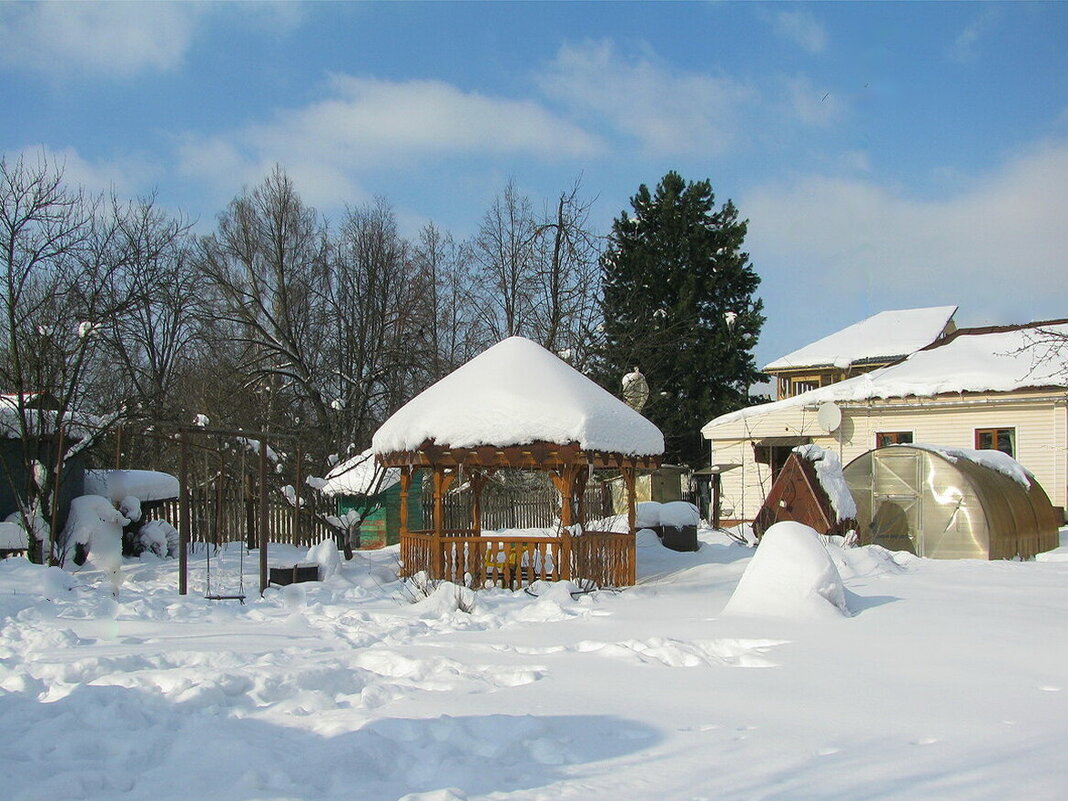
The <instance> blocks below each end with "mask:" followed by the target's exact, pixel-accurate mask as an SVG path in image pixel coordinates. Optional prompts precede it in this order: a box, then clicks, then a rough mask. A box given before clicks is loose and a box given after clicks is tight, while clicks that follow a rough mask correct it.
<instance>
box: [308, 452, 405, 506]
mask: <svg viewBox="0 0 1068 801" xmlns="http://www.w3.org/2000/svg"><path fill="white" fill-rule="evenodd" d="M382 469H383V468H381V467H379V466H378V463H377V462H376V461H375V455H374V451H372V450H371V449H370V448H368V449H367V450H366V451H364V452H363V453H361V454H359V455H358V456H353V457H352V458H351V459H346V460H345V461H344V462H342V463H341V464H339V465H337V466H336V467H334V469H333V470H331V471H330V472H329V473H327V474H326V479H325V480H324V481H323V483H322V484H321V485H320V486H319V491H320V492H322V493H323V494H324V495H367V494H369V493H372V492H373V493H378V492H382V491H384V490H387V489H389V488H390V487H392V486H393V485H394V484H396V483H397V482H398V481H400V470H398V469H397V468H395V467H390V468H385V474H384V475H382V477H381V480H379V472H378V471H379V470H382Z"/></svg>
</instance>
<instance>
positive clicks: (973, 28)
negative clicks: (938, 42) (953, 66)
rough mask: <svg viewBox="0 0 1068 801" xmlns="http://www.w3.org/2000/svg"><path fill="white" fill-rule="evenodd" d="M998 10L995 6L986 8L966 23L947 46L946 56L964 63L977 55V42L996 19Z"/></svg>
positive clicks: (972, 59)
mask: <svg viewBox="0 0 1068 801" xmlns="http://www.w3.org/2000/svg"><path fill="white" fill-rule="evenodd" d="M997 16H998V12H997V9H995V8H986V9H984V10H983V11H982V13H980V14H979V16H977V17H976V18H975V19H973V20H972V21H971V22H969V23H968V25H966V26H965V28H964V30H962V31H961V32H960V33H959V34H957V38H956V39H954V40H953V44H952V45H950V47H949V52H948V56H949V58H950V59H951V60H952V61H957V62H959V63H961V64H966V63H969V62H971V61H975V59H976V58H977V57H978V55H979V43H980V41H981V39H982V38H983V36H984V35H985V34H986V32H987V31H988V30H989V29H990V28H991V26H992V25H993V24H994V22H995V20H996V19H997Z"/></svg>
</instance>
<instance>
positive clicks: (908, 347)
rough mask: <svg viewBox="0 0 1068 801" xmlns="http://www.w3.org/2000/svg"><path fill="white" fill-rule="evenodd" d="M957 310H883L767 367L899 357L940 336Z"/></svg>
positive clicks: (844, 363) (843, 364) (836, 364)
mask: <svg viewBox="0 0 1068 801" xmlns="http://www.w3.org/2000/svg"><path fill="white" fill-rule="evenodd" d="M956 311H957V307H956V306H929V307H927V308H922V309H897V310H894V311H884V312H879V313H878V314H874V315H872V316H871V317H869V318H867V319H866V320H861V321H860V322H859V323H854V324H853V325H851V326H849V327H848V328H843V329H842V330H841V331H836V332H835V333H833V334H830V335H828V336H825V337H824V338H823V339H819V340H816V341H815V342H813V343H811V344H810V345H805V347H803V348H798V349H797V350H795V351H793V352H791V353H787V354H786V355H785V356H782V357H781V358H778V359H776V360H775V361H773V362H771V363H770V364H768V365H766V366H765V367H764V369H765V370H771V371H775V370H787V369H791V368H796V367H831V366H833V367H839V368H842V369H845V368H846V367H849V366H850V365H852V364H858V363H863V362H872V361H880V362H881V361H890V360H894V359H899V358H901V357H902V356H907V355H909V354H910V353H915V352H916V351H918V350H919V349H920V348H922V347H924V346H925V345H930V344H931V343H932V342H934V341H935V340H936V339H938V337H939V336H940V335H941V334H942V332H943V331H944V330H945V328H946V326H947V325H948V324H949V322H950V320H952V319H953V314H954V313H955V312H956Z"/></svg>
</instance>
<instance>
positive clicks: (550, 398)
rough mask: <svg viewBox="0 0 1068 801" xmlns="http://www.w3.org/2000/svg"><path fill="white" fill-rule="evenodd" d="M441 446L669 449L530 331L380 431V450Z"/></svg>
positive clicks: (376, 447)
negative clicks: (570, 445) (536, 340)
mask: <svg viewBox="0 0 1068 801" xmlns="http://www.w3.org/2000/svg"><path fill="white" fill-rule="evenodd" d="M427 441H432V442H434V443H435V444H437V445H439V446H445V445H448V446H450V447H453V448H473V447H478V446H485V445H493V446H496V447H508V446H512V445H526V444H529V443H533V442H551V443H558V444H568V443H577V444H578V446H579V447H580V448H582V449H583V450H590V451H605V452H612V453H620V454H625V455H628V456H629V455H633V456H652V455H659V454H662V453H663V452H664V435H663V434H662V433H661V432H660V429H658V428H657V427H656V426H655V425H653V424H652V423H651V422H649V421H648V420H646V419H645V418H644V417H642V416H641V415H640V414H638V413H637V412H636V411H634V410H633V409H631V408H630V407H629V406H627V405H626V404H625V403H623V401H621V400H619V399H618V398H616V397H615V396H614V395H612V394H611V393H609V392H607V391H605V390H604V389H602V388H601V387H600V386H598V385H597V384H595V383H594V382H593V381H591V380H590V379H588V378H586V376H584V375H582V373H580V372H578V371H577V370H575V369H574V368H573V367H571V366H570V365H568V364H566V363H565V362H563V361H562V360H561V359H559V358H558V357H556V356H555V355H553V354H552V353H550V352H549V351H547V350H546V349H545V348H543V347H541V346H540V345H537V344H536V343H534V342H531V341H530V340H529V339H525V338H523V337H509V338H508V339H505V340H503V341H501V342H498V343H497V344H496V345H494V346H493V347H491V348H489V349H487V350H485V351H483V352H482V353H481V354H479V355H478V356H476V357H475V358H474V359H472V360H471V361H469V362H468V363H467V364H465V365H463V366H462V367H459V368H458V369H456V370H455V371H453V372H452V373H450V374H449V375H447V376H445V378H443V379H441V380H440V381H438V382H437V383H436V384H434V385H433V386H431V387H429V388H428V389H426V390H424V391H423V392H422V393H420V394H419V395H417V396H416V397H415V398H413V399H412V400H411V401H409V402H408V403H407V404H406V405H405V406H403V407H402V408H401V409H399V410H398V411H397V412H396V413H394V414H393V416H392V417H390V418H389V419H388V420H387V421H386V422H385V423H384V424H383V425H382V427H381V428H379V429H378V431H377V432H375V435H374V438H373V440H372V445H371V448H372V450H373V451H374V452H375V453H376V454H387V453H395V452H399V451H416V450H418V449H419V448H420V447H421V446H422V445H423V444H424V443H425V442H427Z"/></svg>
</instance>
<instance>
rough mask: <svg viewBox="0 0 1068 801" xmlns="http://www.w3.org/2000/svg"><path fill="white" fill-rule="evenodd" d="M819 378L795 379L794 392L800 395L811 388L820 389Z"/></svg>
mask: <svg viewBox="0 0 1068 801" xmlns="http://www.w3.org/2000/svg"><path fill="white" fill-rule="evenodd" d="M819 387H820V382H819V379H811V378H805V379H800V380H797V381H794V394H795V395H800V394H801V393H802V392H808V391H809V390H810V389H819Z"/></svg>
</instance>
